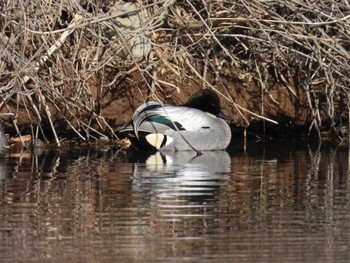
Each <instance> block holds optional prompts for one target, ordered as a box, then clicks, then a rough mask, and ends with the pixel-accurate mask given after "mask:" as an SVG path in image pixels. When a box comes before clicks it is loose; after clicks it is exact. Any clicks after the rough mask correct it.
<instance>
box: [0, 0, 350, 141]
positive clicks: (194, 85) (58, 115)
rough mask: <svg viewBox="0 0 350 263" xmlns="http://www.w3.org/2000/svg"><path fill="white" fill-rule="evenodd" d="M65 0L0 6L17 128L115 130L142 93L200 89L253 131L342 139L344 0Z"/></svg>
mask: <svg viewBox="0 0 350 263" xmlns="http://www.w3.org/2000/svg"><path fill="white" fill-rule="evenodd" d="M61 2H62V3H60V4H58V3H56V1H40V0H38V1H22V4H21V5H20V3H17V2H16V1H6V2H5V3H3V4H1V5H0V8H1V10H2V12H1V16H0V54H1V56H0V74H1V76H0V93H1V95H2V101H1V103H0V111H1V113H2V114H3V115H1V119H2V122H3V124H4V126H5V129H6V131H7V132H8V133H10V134H11V136H18V134H32V135H33V136H34V137H39V138H46V139H48V140H50V141H52V142H56V143H57V144H59V142H60V141H61V140H62V139H67V138H68V139H70V138H80V139H84V140H89V139H92V140H95V139H97V138H100V137H103V136H107V137H109V138H116V137H115V134H114V132H113V130H114V128H115V127H117V126H119V125H123V124H125V123H126V122H127V121H128V120H129V119H130V118H131V116H132V113H133V111H134V110H135V108H136V107H137V106H138V105H139V104H140V103H142V102H143V101H145V100H148V99H159V100H161V101H163V102H166V103H175V104H180V103H183V102H185V101H186V99H187V98H188V97H189V96H190V95H192V94H193V93H195V92H196V91H198V90H200V89H202V88H210V89H215V90H216V91H217V92H218V93H219V94H220V96H221V101H222V106H223V110H224V111H225V113H226V114H228V115H231V116H232V117H233V118H234V119H235V123H232V125H233V126H235V127H242V128H247V129H248V131H251V132H252V133H257V134H260V135H261V134H264V133H266V134H267V135H269V136H273V137H278V136H284V137H289V136H307V135H308V134H309V131H311V133H310V136H315V137H320V136H327V137H329V136H333V137H335V138H337V137H339V136H342V134H341V133H339V131H340V128H339V127H341V126H342V125H345V124H346V123H347V122H348V105H349V87H350V85H349V84H350V78H349V76H350V67H349V65H348V61H350V37H349V35H350V24H349V19H350V17H349V16H350V6H349V4H348V3H346V1H344V2H342V1H340V2H334V1H322V2H319V1H308V2H307V3H300V2H296V1H289V2H288V3H286V2H285V1H273V2H272V1H268V2H261V1H233V2H232V3H231V2H230V3H229V4H228V3H225V2H222V1H211V2H210V3H207V4H205V5H204V4H203V3H204V2H203V1H181V2H178V1H176V2H165V1H161V2H157V3H156V2H153V1H151V2H149V1H138V2H137V1H136V2H135V1H134V2H133V3H132V4H130V3H129V4H128V5H125V4H121V2H118V1H117V2H112V1H89V2H87V1H80V2H79V1H75V2H74V3H72V1H68V0H66V1H61ZM116 3H117V4H116ZM115 4H116V5H115ZM38 6H39V7H40V8H38Z"/></svg>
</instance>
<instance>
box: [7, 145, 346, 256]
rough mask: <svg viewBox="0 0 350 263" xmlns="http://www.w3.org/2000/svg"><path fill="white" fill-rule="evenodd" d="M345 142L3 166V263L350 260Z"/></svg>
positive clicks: (95, 152) (111, 154) (75, 153)
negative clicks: (332, 144) (330, 144)
mask: <svg viewBox="0 0 350 263" xmlns="http://www.w3.org/2000/svg"><path fill="white" fill-rule="evenodd" d="M349 159H350V156H349V149H348V146H347V145H338V146H326V145H322V146H317V145H316V146H315V145H314V146H310V145H308V144H307V143H305V142H300V141H298V142H293V143H288V142H287V141H278V142H270V143H266V144H265V145H261V144H258V143H251V144H248V145H247V149H246V151H244V150H243V147H242V146H236V147H233V148H232V149H230V150H229V151H228V152H208V153H204V154H203V155H201V156H196V155H195V154H194V153H189V152H182V153H177V154H172V155H163V156H162V155H160V154H155V155H149V154H147V153H131V152H128V153H120V152H117V151H116V150H115V149H113V148H110V149H109V148H106V149H101V147H96V148H95V149H94V148H92V149H91V148H90V149H86V148H85V149H81V148H80V149H79V148H71V149H61V150H60V151H57V150H56V151H55V150H48V151H47V152H46V153H45V154H43V155H41V156H40V157H37V158H34V157H32V158H28V157H27V158H26V157H23V158H19V157H18V156H17V157H9V158H7V159H5V160H0V261H1V262H350V248H349V246H350V180H349V169H350V163H349Z"/></svg>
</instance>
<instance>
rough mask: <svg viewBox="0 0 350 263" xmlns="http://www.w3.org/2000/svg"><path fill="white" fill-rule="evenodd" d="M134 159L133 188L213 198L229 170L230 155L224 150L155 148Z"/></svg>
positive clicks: (165, 195)
mask: <svg viewBox="0 0 350 263" xmlns="http://www.w3.org/2000/svg"><path fill="white" fill-rule="evenodd" d="M137 156H138V157H139V158H138V160H137V161H136V162H134V172H133V180H134V182H133V186H134V188H135V190H137V191H142V192H145V191H146V192H145V195H153V196H156V197H158V198H159V199H160V198H161V199H162V200H163V201H164V198H166V199H167V198H168V199H176V198H179V197H185V199H186V200H187V201H194V200H197V201H200V200H202V201H204V200H206V201H207V200H210V199H216V195H217V191H218V190H219V189H220V187H221V186H222V185H224V184H226V179H227V178H228V176H229V174H230V172H231V159H230V156H229V155H228V153H227V152H225V151H208V152H203V154H201V155H198V154H197V153H196V152H193V151H182V152H168V153H161V152H156V153H154V154H152V155H142V154H141V152H138V154H137Z"/></svg>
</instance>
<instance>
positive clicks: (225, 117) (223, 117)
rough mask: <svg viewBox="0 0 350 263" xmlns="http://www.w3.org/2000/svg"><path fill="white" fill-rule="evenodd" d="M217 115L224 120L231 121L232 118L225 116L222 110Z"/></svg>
mask: <svg viewBox="0 0 350 263" xmlns="http://www.w3.org/2000/svg"><path fill="white" fill-rule="evenodd" d="M218 117H219V118H221V119H224V120H228V121H233V119H232V118H231V117H230V116H227V115H226V114H225V113H223V112H222V111H221V112H220V113H219V114H218Z"/></svg>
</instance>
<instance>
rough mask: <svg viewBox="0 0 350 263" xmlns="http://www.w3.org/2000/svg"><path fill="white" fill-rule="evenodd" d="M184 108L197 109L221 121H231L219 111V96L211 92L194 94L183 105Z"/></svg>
mask: <svg viewBox="0 0 350 263" xmlns="http://www.w3.org/2000/svg"><path fill="white" fill-rule="evenodd" d="M184 106H186V107H190V108H195V109H199V110H201V111H204V112H208V113H211V114H213V115H215V116H217V117H220V118H222V119H226V120H230V121H232V118H230V117H229V116H227V115H225V114H224V113H223V112H222V111H221V106H220V99H219V96H218V95H217V94H216V93H214V92H213V91H211V90H207V89H205V90H203V91H200V92H198V93H196V94H194V95H193V96H192V97H190V98H189V100H188V101H187V102H186V103H185V104H184Z"/></svg>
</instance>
